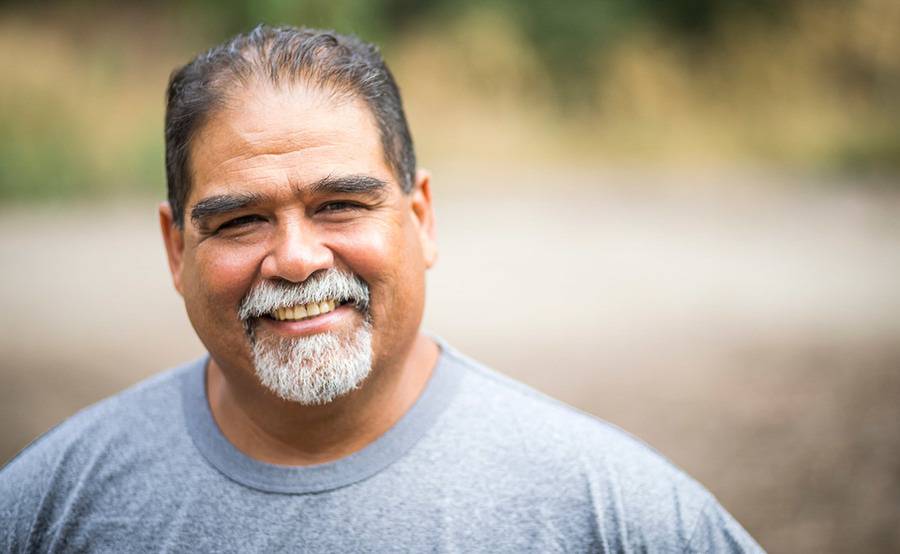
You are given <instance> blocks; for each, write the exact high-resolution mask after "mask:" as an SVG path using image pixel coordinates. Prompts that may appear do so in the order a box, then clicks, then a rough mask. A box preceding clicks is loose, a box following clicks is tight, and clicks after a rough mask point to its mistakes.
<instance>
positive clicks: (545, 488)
mask: <svg viewBox="0 0 900 554" xmlns="http://www.w3.org/2000/svg"><path fill="white" fill-rule="evenodd" d="M166 168H167V180H168V187H169V191H168V192H169V194H168V202H167V203H165V204H163V205H162V206H161V207H160V223H161V228H162V234H163V237H164V241H165V245H166V250H167V252H168V259H169V265H170V269H171V272H172V278H173V281H174V285H175V288H176V289H177V290H178V292H179V293H180V294H181V295H182V296H183V298H184V302H185V307H186V310H187V313H188V316H189V318H190V320H191V323H192V324H193V326H194V329H195V330H196V331H197V334H198V335H199V337H200V339H201V340H202V342H203V344H204V345H205V346H206V348H207V350H208V351H209V356H208V357H204V358H203V359H201V360H198V361H195V362H192V363H189V364H187V365H185V366H183V367H181V368H178V369H175V370H174V371H170V372H167V373H164V374H162V375H160V376H158V377H156V378H154V379H151V380H149V381H147V382H144V383H142V384H139V385H137V386H136V387H134V388H132V389H130V390H128V391H125V392H123V393H121V394H119V395H117V396H114V397H112V398H110V399H108V400H106V401H104V402H101V403H99V404H97V405H95V406H93V407H91V408H88V409H87V410H85V411H83V412H81V413H80V414H78V415H77V416H75V417H73V418H72V419H70V420H69V421H67V422H65V423H63V424H62V425H60V426H59V427H57V428H56V429H54V430H52V431H51V432H49V433H48V434H47V435H46V436H44V437H43V438H41V439H40V440H38V441H37V442H36V443H34V444H33V445H31V446H30V447H28V448H27V449H26V450H25V451H24V452H23V453H21V454H20V455H19V456H18V457H17V458H15V459H14V460H13V461H12V462H11V463H10V464H9V465H8V466H7V467H6V468H5V469H4V470H3V472H2V474H0V517H2V522H3V523H2V525H3V531H4V533H3V540H4V541H5V542H4V544H5V547H6V548H5V550H7V551H14V552H18V551H41V552H44V551H54V552H55V551H70V550H71V551H82V550H102V551H116V552H128V551H143V550H166V551H274V550H302V551H324V552H333V551H337V552H346V551H371V552H385V551H434V550H453V551H489V552H523V551H535V552H554V551H574V552H583V551H599V552H630V551H647V552H683V551H684V552H692V551H703V552H708V551H737V552H742V551H758V550H759V547H758V546H757V545H756V544H755V543H754V542H753V540H752V539H751V538H750V537H749V536H748V535H747V534H746V532H745V531H744V530H743V529H742V528H741V527H740V525H739V524H737V523H736V522H735V521H734V520H733V519H732V518H731V517H730V516H729V515H728V514H727V513H726V512H725V511H724V510H723V509H722V508H721V507H720V506H719V504H718V503H717V502H716V501H715V499H714V498H713V497H712V496H711V495H710V494H709V493H708V492H706V491H705V490H704V489H703V488H702V487H701V486H700V485H698V484H697V483H695V482H694V481H692V480H691V479H690V478H689V477H687V476H685V475H684V474H683V473H681V472H680V471H678V470H677V469H675V468H674V467H673V466H671V465H670V464H669V463H668V462H666V461H665V460H664V459H662V458H661V457H660V456H659V455H658V454H656V453H655V452H653V451H652V450H650V449H649V448H648V447H646V446H644V445H643V444H641V443H640V442H638V441H636V440H634V439H632V438H630V437H628V436H627V435H625V434H624V433H622V432H621V431H619V430H617V429H615V428H612V427H611V426H609V425H606V424H604V423H602V422H600V421H597V420H595V419H593V418H591V417H589V416H587V415H584V414H581V413H578V412H576V411H575V410H573V409H571V408H568V407H566V406H564V405H561V404H558V403H556V402H554V401H552V400H550V399H547V398H545V397H543V396H541V395H540V394H538V393H536V392H534V391H532V390H530V389H528V388H526V387H524V386H522V385H519V384H517V383H514V382H512V381H510V380H508V379H506V378H504V377H501V376H499V375H498V374H495V373H493V372H492V371H490V370H488V369H485V368H483V367H481V366H479V365H478V364H477V363H475V362H473V361H471V360H469V359H467V358H465V357H464V356H463V355H461V354H459V353H458V352H456V351H454V350H453V349H452V348H451V347H449V346H448V345H446V344H443V343H441V342H440V341H439V340H437V339H434V338H431V337H428V336H426V335H424V334H422V333H421V332H420V331H419V326H420V322H421V317H422V312H423V308H424V274H425V271H426V269H428V268H429V267H430V266H431V265H432V264H433V263H434V261H435V257H436V247H435V238H434V237H435V228H434V216H433V214H432V205H431V191H430V183H429V176H428V174H427V173H426V172H424V171H416V165H415V156H414V154H413V148H412V141H411V139H410V135H409V132H408V129H407V125H406V121H405V118H404V115H403V110H402V107H401V103H400V96H399V92H398V90H397V88H396V86H395V84H394V81H393V78H392V77H391V74H390V73H389V71H388V69H387V68H386V67H385V66H384V64H383V61H382V60H381V58H380V56H379V54H378V53H377V50H376V49H375V48H374V47H372V46H370V45H367V44H364V43H362V42H359V41H358V40H357V39H355V38H352V37H346V36H341V35H337V34H333V33H326V32H320V31H314V30H306V29H293V28H275V29H273V28H268V27H259V28H257V29H255V30H254V31H252V32H251V33H249V34H247V35H241V36H238V37H236V38H234V39H232V40H231V41H229V42H227V43H225V44H223V45H221V46H218V47H216V48H214V49H212V50H210V51H209V52H207V53H205V54H203V55H201V56H198V57H197V58H196V59H194V60H193V61H192V62H191V63H189V64H188V65H186V66H185V67H183V68H181V69H179V70H178V71H176V72H175V73H174V74H173V76H172V79H171V81H170V85H169V89H168V96H167V112H166Z"/></svg>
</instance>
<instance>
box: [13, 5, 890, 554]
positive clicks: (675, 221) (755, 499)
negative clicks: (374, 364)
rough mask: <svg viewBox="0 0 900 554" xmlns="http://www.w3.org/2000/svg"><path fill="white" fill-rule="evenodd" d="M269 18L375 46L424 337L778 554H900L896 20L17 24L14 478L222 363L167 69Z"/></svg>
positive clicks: (136, 19)
mask: <svg viewBox="0 0 900 554" xmlns="http://www.w3.org/2000/svg"><path fill="white" fill-rule="evenodd" d="M258 22H269V23H290V24H297V25H302V24H305V25H309V26H320V27H322V26H324V27H331V28H336V29H338V30H340V31H342V32H353V33H356V34H358V35H360V36H361V37H363V38H365V39H368V40H372V41H375V42H377V43H378V44H380V45H381V46H382V49H383V52H384V54H385V57H386V58H387V60H388V62H389V64H390V65H391V67H392V69H393V71H394V73H395V75H396V77H397V79H398V81H399V84H400V87H401V89H402V91H403V94H404V99H405V103H406V106H407V110H408V116H409V120H410V124H411V127H412V131H413V135H414V138H415V140H416V145H417V150H418V154H419V158H420V161H421V164H422V165H424V166H426V167H428V168H430V169H431V170H432V172H433V175H434V178H433V183H434V195H435V202H436V207H437V214H438V224H439V239H440V244H441V260H440V262H439V264H438V266H437V267H436V268H435V269H434V270H433V271H432V272H431V273H430V275H429V300H428V308H427V312H426V327H427V328H428V329H430V330H431V331H432V332H434V333H437V334H440V335H442V336H443V337H445V338H446V339H447V340H449V341H450V342H451V343H452V344H454V345H455V346H456V347H457V348H460V349H461V350H463V351H465V352H467V353H469V354H470V355H472V356H474V357H476V358H478V359H480V360H482V361H484V362H486V363H488V364H490V365H492V366H493V367H495V368H496V369H498V370H500V371H502V372H504V373H507V374H509V375H512V376H514V377H516V378H518V379H521V380H523V381H525V382H527V383H529V384H531V385H533V386H534V387H536V388H538V389H540V390H542V391H545V392H546V393H548V394H550V395H553V396H556V397H558V398H561V399H563V400H565V401H567V402H569V403H571V404H573V405H575V406H577V407H579V408H581V409H583V410H586V411H589V412H591V413H593V414H596V415H598V416H600V417H602V418H604V419H606V420H609V421H611V422H613V423H615V424H617V425H619V426H621V427H623V428H625V429H626V430H628V431H630V432H631V433H633V434H635V435H637V436H639V437H640V438H642V439H644V440H646V441H647V442H649V443H650V444H652V445H654V446H655V447H656V448H657V449H659V450H660V451H661V452H662V453H663V454H665V455H666V456H668V457H669V458H670V459H672V460H673V461H674V462H675V463H676V464H678V465H679V466H681V467H682V468H684V469H685V470H687V471H688V472H689V473H690V474H691V475H693V476H695V477H696V478H697V479H698V480H700V481H701V482H703V483H704V484H705V485H706V486H707V487H708V488H710V489H711V490H712V491H713V493H715V494H716V495H717V496H718V497H719V499H720V500H721V502H722V503H723V504H724V505H725V506H726V507H727V508H728V509H729V510H730V511H731V512H732V513H733V514H734V515H735V516H736V517H737V519H738V520H739V521H741V522H742V523H743V524H744V526H745V527H746V528H747V529H748V530H749V531H750V532H751V533H752V534H753V535H754V536H755V537H756V538H757V540H759V541H760V543H761V544H762V545H763V546H764V547H765V548H767V549H769V550H770V551H772V552H848V551H860V552H897V551H898V550H900V524H898V522H900V32H898V30H900V3H898V2H896V0H844V1H840V0H757V1H755V2H748V1H741V0H605V1H604V0H594V1H588V0H571V1H568V2H551V1H550V0H532V1H530V2H527V3H525V2H516V1H514V0H486V1H474V0H456V1H453V2H451V1H449V0H432V1H419V2H413V1H411V0H367V1H360V0H348V1H327V0H317V1H296V2H289V1H284V0H265V1H254V2H251V1H249V0H240V1H239V0H231V1H212V0H185V1H180V2H174V1H168V2H165V1H163V2H155V3H148V4H145V5H143V6H141V7H139V6H132V5H130V4H123V3H114V2H87V1H75V0H72V1H68V2H40V3H32V2H9V1H7V2H4V3H2V4H0V75H2V80H0V201H2V207H0V260H2V263H3V268H4V269H3V272H2V275H0V285H2V286H0V309H2V311H3V313H4V317H3V318H2V320H0V353H2V357H0V360H2V361H0V421H2V427H0V463H2V462H3V461H5V460H8V459H9V458H10V457H12V456H13V455H14V454H15V453H16V452H17V451H18V450H19V449H21V448H22V447H24V446H25V445H26V444H27V443H28V442H29V441H30V440H32V439H34V438H35V437H37V436H38V435H40V434H41V433H43V432H44V431H46V430H47V429H48V428H50V427H51V426H53V425H54V424H55V423H57V422H59V421H60V420H62V419H64V418H65V417H67V416H69V415H71V414H73V413H74V412H76V411H77V410H78V409H80V408H82V407H84V406H86V405H88V404H90V403H92V402H94V401H96V400H98V399H100V398H102V397H104V396H106V395H108V394H111V393H113V392H115V391H117V390H120V389H121V388H123V387H125V386H127V385H129V384H131V383H134V382H136V381H138V380H140V379H142V378H144V377H146V376H148V375H151V374H153V373H154V372H157V371H159V370H160V369H162V368H165V367H168V366H172V365H174V364H178V363H180V362H182V361H184V360H186V359H189V358H192V357H195V356H198V355H199V354H200V353H201V352H202V347H201V346H200V344H199V343H198V341H197V339H196V338H195V336H194V334H193V331H192V330H191V328H190V326H189V324H188V322H187V319H186V317H185V315H184V312H183V308H182V306H181V304H180V300H179V298H178V297H177V295H176V294H175V292H174V291H173V289H172V288H171V285H170V283H169V276H168V270H167V268H166V265H165V258H164V252H163V248H162V244H161V242H160V240H159V237H158V229H157V223H156V205H157V203H158V201H160V200H161V199H163V198H164V195H165V178H164V171H163V141H162V119H163V91H164V88H165V85H166V82H167V79H168V75H169V73H170V71H171V70H172V69H173V68H174V67H175V66H177V65H180V64H183V63H185V62H186V61H187V60H188V59H189V58H190V57H192V56H193V55H194V54H195V53H197V52H199V51H201V50H203V49H206V48H208V47H210V46H211V45H213V44H215V43H217V42H220V41H221V40H224V39H225V38H226V37H228V36H230V35H231V34H233V33H235V32H238V31H241V30H246V29H249V28H250V27H252V26H253V25H255V24H256V23H258Z"/></svg>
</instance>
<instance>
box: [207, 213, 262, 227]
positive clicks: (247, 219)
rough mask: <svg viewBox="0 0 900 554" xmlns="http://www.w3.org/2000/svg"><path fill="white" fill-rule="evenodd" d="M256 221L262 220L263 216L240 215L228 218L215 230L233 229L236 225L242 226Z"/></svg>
mask: <svg viewBox="0 0 900 554" xmlns="http://www.w3.org/2000/svg"><path fill="white" fill-rule="evenodd" d="M257 221H263V218H262V217H260V216H258V215H242V216H240V217H236V218H234V219H229V220H228V221H226V222H225V223H223V224H221V225H219V227H218V228H217V229H216V231H224V230H226V229H234V228H237V227H243V226H245V225H249V224H250V223H255V222H257Z"/></svg>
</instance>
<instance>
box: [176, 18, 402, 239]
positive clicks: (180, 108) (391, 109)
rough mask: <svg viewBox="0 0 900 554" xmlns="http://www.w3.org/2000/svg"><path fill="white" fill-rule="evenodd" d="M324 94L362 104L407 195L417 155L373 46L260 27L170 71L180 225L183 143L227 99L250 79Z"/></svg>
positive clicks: (185, 177)
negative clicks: (315, 89) (302, 86)
mask: <svg viewBox="0 0 900 554" xmlns="http://www.w3.org/2000/svg"><path fill="white" fill-rule="evenodd" d="M256 79H263V80H267V81H268V82H269V83H271V84H272V85H274V86H278V85H279V84H280V83H281V82H282V81H286V82H302V83H303V84H308V85H313V86H318V87H321V88H323V89H330V91H331V92H332V93H338V94H347V95H351V96H354V97H357V98H359V99H361V100H363V101H364V102H365V103H366V105H367V106H368V107H369V109H370V110H371V111H372V114H373V116H374V118H375V122H376V125H377V126H378V132H379V134H380V138H381V144H382V148H383V150H384V157H385V161H386V162H387V164H388V166H389V167H390V168H391V170H392V171H393V173H394V176H395V177H396V178H397V181H398V182H399V184H400V188H401V189H402V190H403V191H404V192H406V193H409V192H410V191H411V190H412V187H413V182H414V179H415V177H414V175H415V171H416V155H415V152H414V150H413V143H412V136H411V135H410V132H409V126H408V125H407V123H406V116H405V115H404V113H403V104H402V101H401V99H400V90H399V89H398V87H397V84H396V82H395V81H394V77H393V75H391V72H390V70H389V69H388V67H387V65H386V64H385V63H384V59H383V58H382V57H381V54H380V53H379V51H378V48H377V47H376V46H375V45H373V44H370V43H367V42H363V41H361V40H360V39H358V38H356V37H354V36H352V35H341V34H338V33H335V32H333V31H322V30H318V29H307V28H296V27H269V26H266V25H259V26H257V27H256V28H255V29H253V30H252V31H250V32H249V33H245V34H240V35H237V36H235V37H234V38H232V39H230V40H228V41H226V42H224V43H222V44H220V45H218V46H215V47H214V48H212V49H210V50H209V51H207V52H205V53H203V54H200V55H198V56H197V57H195V58H194V59H193V60H191V61H190V62H189V63H188V64H187V65H185V66H183V67H181V68H178V69H176V70H175V71H174V72H173V73H172V76H171V77H170V79H169V86H168V89H167V91H166V118H165V137H166V182H167V186H168V199H169V205H170V206H171V208H172V216H173V220H174V222H175V224H176V225H177V226H178V227H179V228H183V226H184V210H185V202H186V201H187V197H188V194H189V192H190V188H191V179H190V176H191V172H190V159H189V153H190V144H191V140H192V139H193V138H194V136H195V135H196V133H197V132H198V130H199V129H200V128H201V127H202V126H203V124H204V123H205V122H206V121H207V120H208V119H209V118H210V116H211V115H212V113H213V112H214V111H215V110H216V109H220V108H221V107H223V105H224V104H225V103H226V101H227V99H228V94H229V93H231V92H233V91H234V90H235V89H239V88H240V87H246V86H248V85H249V84H250V83H251V82H252V81H253V80H256Z"/></svg>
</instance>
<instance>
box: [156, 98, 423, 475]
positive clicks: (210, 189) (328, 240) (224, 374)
mask: <svg viewBox="0 0 900 554" xmlns="http://www.w3.org/2000/svg"><path fill="white" fill-rule="evenodd" d="M190 158H191V171H192V188H191V191H190V194H189V197H188V199H187V202H186V205H185V223H184V229H183V230H182V229H179V228H178V227H177V226H175V225H174V224H173V217H172V211H171V208H170V206H169V205H168V203H163V204H162V205H161V206H160V209H159V218H160V226H161V229H162V234H163V239H164V241H165V246H166V251H167V254H168V260H169V267H170V270H171V272H172V279H173V282H174V285H175V288H176V289H177V290H178V292H179V293H180V294H181V295H182V297H183V298H184V303H185V307H186V310H187V313H188V317H189V318H190V321H191V324H192V325H193V327H194V329H195V330H196V331H197V334H198V336H199V337H200V339H201V341H202V342H203V344H204V345H205V346H206V348H207V350H208V351H209V352H210V356H211V358H210V362H209V365H208V367H207V393H208V398H209V401H210V408H211V410H212V413H213V416H214V418H215V420H216V422H217V423H218V425H219V427H220V428H221V429H222V432H223V433H224V435H225V436H226V437H227V438H228V439H229V440H230V441H231V442H232V444H234V445H235V446H236V447H237V448H238V449H239V450H241V451H242V452H244V453H245V454H247V455H248V456H250V457H252V458H255V459H257V460H261V461H265V462H269V463H275V464H283V465H309V464H317V463H323V462H328V461H333V460H336V459H338V458H341V457H344V456H347V455H348V454H351V453H353V452H356V451H358V450H360V449H362V448H363V447H365V446H366V445H367V444H369V443H371V442H372V441H374V440H375V439H377V438H378V437H379V436H381V435H382V434H383V433H384V432H385V431H387V430H388V429H389V428H390V427H391V426H393V425H394V423H396V422H397V420H399V419H400V417H402V416H403V414H404V413H406V411H407V410H408V409H409V408H410V407H411V406H412V404H413V403H414V402H415V400H416V399H417V398H418V397H419V395H420V394H421V392H422V390H423V389H424V387H425V385H426V383H427V381H428V379H429V377H430V375H431V371H432V368H433V367H434V365H435V363H436V361H437V358H438V347H437V346H436V345H435V344H434V342H433V341H432V340H431V339H429V338H428V337H426V336H425V335H423V334H421V332H420V331H419V326H420V323H421V318H422V313H423V310H424V301H425V277H424V276H425V271H426V270H427V269H428V268H430V267H431V266H432V265H433V263H434V261H435V258H436V255H437V251H436V246H435V228H434V214H433V211H432V205H431V192H430V186H429V176H428V174H427V173H426V172H424V171H419V172H418V173H417V174H416V182H415V186H414V188H413V190H412V191H411V192H410V193H408V194H404V193H403V192H402V190H401V189H400V186H399V184H398V182H397V179H396V176H395V175H394V174H393V172H392V171H391V169H390V167H389V166H388V165H387V163H386V162H385V159H384V153H383V150H382V147H381V141H380V140H379V135H378V130H377V127H376V125H375V123H374V119H373V116H372V114H371V112H370V111H369V109H368V107H367V106H366V105H365V104H364V103H363V102H361V101H359V100H357V99H355V98H350V97H346V96H343V97H342V96H339V95H334V94H331V93H330V91H323V90H321V89H314V88H308V87H306V86H303V85H291V86H289V87H288V86H285V87H281V88H279V89H273V88H272V87H271V86H270V85H267V84H256V85H253V86H251V87H249V88H246V89H243V90H242V91H240V92H239V93H237V94H235V95H233V97H232V100H231V102H230V103H229V105H228V106H227V107H225V108H222V109H221V110H220V111H219V112H216V113H214V114H212V117H211V118H210V119H209V120H208V122H207V123H206V124H205V125H204V126H203V127H202V128H201V129H200V131H199V133H198V134H197V136H196V138H195V141H194V142H193V143H192V147H191V151H190ZM349 176H353V177H366V178H374V179H377V180H380V181H382V182H383V183H384V186H383V187H381V188H380V189H377V190H370V191H350V192H348V191H345V190H344V191H342V190H336V189H334V187H325V188H324V189H323V188H322V187H316V186H315V185H316V183H321V182H323V180H331V181H335V180H336V181H339V182H340V181H341V179H343V178H345V177H349ZM228 195H237V196H238V197H240V198H253V201H252V202H250V203H249V204H248V205H245V206H240V207H237V208H229V209H227V210H225V211H224V212H222V213H219V212H218V211H217V212H216V213H213V214H212V215H209V214H207V215H206V216H205V217H203V218H200V219H197V220H194V219H192V218H191V213H192V211H193V210H194V208H195V207H196V206H197V205H198V203H204V202H205V204H206V205H209V202H208V201H209V199H210V198H212V197H215V196H228ZM202 205H203V204H201V206H202ZM327 268H338V269H343V270H345V271H350V272H353V273H355V274H357V275H358V276H360V277H361V278H362V279H363V280H364V281H365V282H366V283H367V284H368V285H369V289H370V295H371V310H370V313H371V318H372V325H373V364H372V372H371V373H370V375H369V377H368V378H367V379H366V381H365V382H364V383H363V384H362V386H361V387H359V388H358V389H356V390H355V391H353V392H351V393H349V394H347V395H345V396H343V397H340V398H338V399H336V400H334V401H333V402H330V403H328V404H325V405H321V406H303V405H300V404H297V403H294V402H289V401H285V400H282V399H280V398H278V397H277V396H275V395H274V394H272V393H271V392H269V391H268V390H267V389H265V388H264V387H263V386H262V385H261V384H260V383H259V381H258V379H257V377H256V375H255V373H254V370H253V367H252V363H251V361H250V344H249V341H248V339H247V337H246V334H245V332H244V329H243V327H242V324H241V321H240V320H239V318H238V315H237V314H238V307H239V305H240V302H241V300H242V299H243V298H244V297H245V295H246V294H247V292H248V291H249V290H250V289H251V288H252V287H253V286H254V285H255V284H257V283H259V282H260V281H263V280H274V281H277V280H286V281H292V282H302V281H304V280H305V279H307V278H308V277H309V276H310V275H312V274H313V273H315V272H316V271H320V270H324V269H327ZM327 315H329V316H331V317H330V318H328V319H327V321H326V320H323V321H326V322H325V323H323V324H321V325H308V324H307V325H305V326H303V325H300V326H298V325H293V326H292V325H291V324H289V323H283V324H282V323H281V322H275V321H272V320H266V319H260V320H257V321H255V322H254V323H255V324H256V325H257V327H256V332H257V333H279V334H282V335H284V336H301V335H304V334H309V333H312V332H321V331H324V330H330V331H332V332H338V333H349V332H350V331H351V330H352V329H353V328H355V327H356V326H358V325H360V323H361V322H362V320H363V317H362V314H360V313H359V312H357V311H356V310H355V309H354V308H351V307H349V306H346V307H343V308H341V309H339V310H337V311H336V312H333V313H332V314H327ZM320 317H322V316H320Z"/></svg>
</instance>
